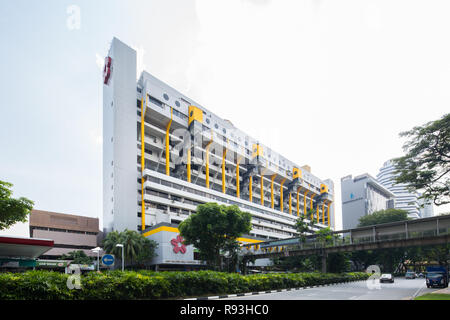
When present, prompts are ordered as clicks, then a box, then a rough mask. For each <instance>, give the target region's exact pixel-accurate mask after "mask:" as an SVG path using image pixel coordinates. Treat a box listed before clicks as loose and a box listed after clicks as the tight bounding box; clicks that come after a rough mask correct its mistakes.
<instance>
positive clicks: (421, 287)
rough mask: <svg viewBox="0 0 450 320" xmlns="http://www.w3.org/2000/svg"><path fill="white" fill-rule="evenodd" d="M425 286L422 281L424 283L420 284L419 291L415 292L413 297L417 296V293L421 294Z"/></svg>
mask: <svg viewBox="0 0 450 320" xmlns="http://www.w3.org/2000/svg"><path fill="white" fill-rule="evenodd" d="M423 288H425V285H424V284H423V283H422V285H421V286H420V288H419V289H417V291H416V292H415V293H414V294H413V296H412V297H413V299H414V298H415V297H417V295H418V294H419V292H420V291H421V290H422V289H423Z"/></svg>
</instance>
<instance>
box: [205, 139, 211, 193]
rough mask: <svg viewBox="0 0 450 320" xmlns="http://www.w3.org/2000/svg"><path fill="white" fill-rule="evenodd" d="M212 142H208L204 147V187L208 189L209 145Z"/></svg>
mask: <svg viewBox="0 0 450 320" xmlns="http://www.w3.org/2000/svg"><path fill="white" fill-rule="evenodd" d="M212 142H213V141H212V140H211V141H210V142H208V144H207V145H206V149H205V153H206V154H205V156H206V168H205V172H206V187H207V188H208V189H209V148H210V147H211V143H212Z"/></svg>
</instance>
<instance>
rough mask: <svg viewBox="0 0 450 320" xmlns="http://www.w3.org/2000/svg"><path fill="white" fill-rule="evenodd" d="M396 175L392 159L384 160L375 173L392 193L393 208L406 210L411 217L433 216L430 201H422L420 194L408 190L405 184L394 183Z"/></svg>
mask: <svg viewBox="0 0 450 320" xmlns="http://www.w3.org/2000/svg"><path fill="white" fill-rule="evenodd" d="M396 176H397V174H396V173H395V166H394V163H393V162H392V160H388V161H386V162H385V163H384V164H383V167H382V168H381V169H380V171H379V173H378V175H377V179H378V181H379V182H380V183H381V184H382V185H383V186H384V187H385V188H386V189H389V190H390V191H391V192H392V193H394V195H395V208H396V209H402V210H405V211H408V217H410V218H413V219H417V218H426V217H431V216H433V205H432V203H429V202H426V203H424V201H423V199H419V196H420V194H419V193H418V192H411V191H409V190H408V188H407V185H406V184H396V183H395V181H394V180H395V177H396ZM422 205H423V206H422Z"/></svg>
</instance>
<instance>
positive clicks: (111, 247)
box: [103, 231, 122, 259]
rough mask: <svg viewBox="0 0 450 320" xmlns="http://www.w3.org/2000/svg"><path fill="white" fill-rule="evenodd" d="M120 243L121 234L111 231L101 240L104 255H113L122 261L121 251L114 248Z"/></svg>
mask: <svg viewBox="0 0 450 320" xmlns="http://www.w3.org/2000/svg"><path fill="white" fill-rule="evenodd" d="M118 243H122V242H121V234H120V233H119V232H118V231H111V232H110V233H108V234H107V236H106V237H105V239H104V240H103V249H104V250H105V252H106V253H111V254H114V255H115V256H116V257H120V259H122V250H121V249H120V248H118V247H116V244H118Z"/></svg>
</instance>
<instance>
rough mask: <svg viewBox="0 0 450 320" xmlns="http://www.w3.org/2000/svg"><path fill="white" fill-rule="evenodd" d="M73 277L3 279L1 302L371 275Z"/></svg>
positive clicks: (285, 284) (208, 291)
mask: <svg viewBox="0 0 450 320" xmlns="http://www.w3.org/2000/svg"><path fill="white" fill-rule="evenodd" d="M68 277H69V275H67V274H63V273H58V272H53V271H43V270H37V271H27V272H24V273H0V299H1V300H6V299H13V300H36V299H37V300H59V299H61V300H71V299H79V300H98V299H101V300H104V299H108V300H117V299H126V300H131V299H171V298H172V299H173V298H182V297H192V296H205V295H217V294H232V293H245V292H255V291H264V290H275V289H287V288H298V287H304V286H312V285H321V284H332V283H338V282H346V281H357V280H365V279H367V278H368V277H369V275H368V274H366V273H362V272H355V273H342V274H333V273H326V274H321V273H282V274H281V273H280V274H274V273H272V274H254V275H240V274H236V273H223V272H214V271H191V272H170V271H167V272H154V271H146V270H141V271H138V272H136V271H125V272H121V271H111V272H104V273H96V272H91V273H88V274H85V275H81V289H68V287H67V279H68Z"/></svg>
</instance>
